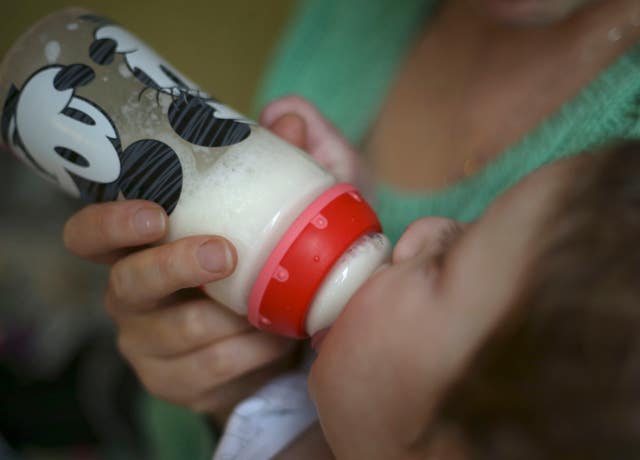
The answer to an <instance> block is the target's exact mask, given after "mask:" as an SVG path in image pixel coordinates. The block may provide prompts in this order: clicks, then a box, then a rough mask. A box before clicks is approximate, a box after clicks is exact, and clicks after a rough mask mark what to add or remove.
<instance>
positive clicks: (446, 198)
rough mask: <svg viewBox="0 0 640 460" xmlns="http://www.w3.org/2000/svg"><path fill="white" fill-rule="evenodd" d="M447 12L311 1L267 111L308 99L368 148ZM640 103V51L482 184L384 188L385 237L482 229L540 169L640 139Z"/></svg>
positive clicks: (425, 6)
mask: <svg viewBox="0 0 640 460" xmlns="http://www.w3.org/2000/svg"><path fill="white" fill-rule="evenodd" d="M438 3H439V1H438V0H413V1H412V0H401V1H397V0H303V1H302V2H301V4H300V5H299V7H298V9H297V11H296V12H295V14H294V16H293V20H292V21H291V23H290V25H289V27H288V29H287V30H286V31H285V34H284V37H283V40H282V42H281V44H280V46H279V48H278V49H277V50H276V54H275V56H274V59H273V60H272V65H271V67H270V69H269V71H268V73H267V76H266V79H265V81H264V85H263V87H262V90H261V92H260V94H259V96H258V99H257V105H258V107H257V109H259V108H261V107H263V106H264V104H266V103H267V102H269V101H270V100H272V99H274V98H277V97H280V96H283V95H286V94H291V93H297V94H300V95H302V96H304V97H306V98H308V99H309V100H311V101H312V102H313V103H314V104H316V105H317V106H318V107H319V108H320V110H321V111H322V112H323V113H324V114H325V115H326V116H327V117H328V118H329V119H331V120H332V121H333V122H334V123H335V124H336V125H337V126H338V127H339V128H340V129H341V130H342V132H343V133H344V134H345V135H346V137H347V138H349V139H350V140H351V141H352V142H353V143H355V144H356V145H357V144H359V143H360V142H361V141H362V139H363V137H364V136H365V134H366V132H367V130H368V129H369V127H370V126H371V124H372V122H373V120H374V118H375V116H376V115H377V113H378V112H379V110H380V106H381V104H382V102H383V101H384V98H385V95H386V92H387V90H388V88H389V85H390V83H391V81H392V79H393V77H394V75H395V73H396V72H397V71H398V67H399V65H400V64H401V63H402V60H403V58H404V57H405V53H406V52H407V51H408V49H409V47H410V46H411V44H412V41H413V40H414V39H415V38H416V35H417V33H419V32H420V31H421V29H422V28H423V27H424V24H425V21H428V20H429V17H430V15H431V14H432V13H433V11H434V10H435V8H436V7H437V5H438ZM434 71H437V69H434ZM639 96H640V44H638V45H637V46H634V47H633V48H632V49H631V50H629V51H628V52H627V53H625V54H624V55H622V56H621V57H619V58H618V59H617V60H616V62H614V63H613V64H612V65H611V66H609V68H607V69H606V70H604V71H602V72H601V73H600V74H599V75H598V76H597V77H596V78H595V79H594V80H593V81H591V83H590V84H589V85H587V86H586V87H585V88H583V90H582V91H581V92H580V93H579V94H578V95H577V96H576V97H575V98H573V99H572V100H570V101H567V102H566V103H565V104H564V105H563V106H562V107H561V108H560V109H559V110H558V111H556V112H555V113H554V114H553V115H552V116H551V117H550V118H548V119H547V120H546V121H544V122H543V123H541V124H540V125H539V126H537V127H536V128H535V129H534V130H532V131H531V132H529V133H528V134H527V135H526V136H525V137H523V138H522V139H520V140H519V141H518V142H516V143H515V144H513V145H511V146H510V147H509V148H508V149H507V150H506V151H504V152H502V153H501V154H500V155H499V156H498V157H497V158H496V159H495V160H493V161H492V162H490V163H489V164H488V165H487V166H485V167H484V168H483V169H482V170H480V171H479V172H478V173H476V174H475V175H473V176H471V177H469V178H467V179H464V180H463V181H461V182H458V183H455V184H453V185H450V186H448V187H446V188H444V189H442V190H439V191H436V192H425V193H416V192H414V193H408V192H404V191H400V190H397V189H394V188H392V187H390V186H388V185H385V184H380V185H379V186H378V188H377V193H376V203H375V206H376V209H377V212H378V215H379V217H380V220H381V222H382V224H383V227H384V230H385V233H387V234H388V235H389V236H390V238H391V239H392V240H393V241H396V240H397V239H398V238H399V237H400V235H401V234H402V232H403V231H404V229H405V227H406V226H407V225H408V224H409V223H410V222H412V221H413V220H415V219H418V218H420V217H424V216H429V215H438V216H446V217H450V218H454V219H458V220H462V221H469V220H473V219H475V218H477V217H478V216H479V215H481V214H482V212H483V211H484V210H485V208H486V207H487V206H488V205H489V204H490V203H491V202H492V201H493V200H494V199H495V198H496V197H497V196H498V195H499V194H500V193H502V192H503V191H504V190H506V189H507V188H509V187H510V186H511V185H513V184H514V183H516V182H517V181H518V180H520V179H521V178H522V177H523V176H525V175H527V174H528V173H530V172H531V171H533V170H534V169H536V168H538V167H540V166H542V165H544V164H546V163H549V162H551V161H554V160H556V159H559V158H562V157H566V156H569V155H572V154H576V153H580V152H583V151H585V150H589V149H593V148H594V147H596V146H598V145H601V144H603V143H606V142H608V141H611V140H613V139H619V138H635V137H638V136H639V135H640V127H639V125H638V116H637V115H638V108H637V102H638V100H639V99H638V97H639ZM532 97H535V95H532Z"/></svg>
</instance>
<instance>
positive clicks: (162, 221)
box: [63, 200, 168, 263]
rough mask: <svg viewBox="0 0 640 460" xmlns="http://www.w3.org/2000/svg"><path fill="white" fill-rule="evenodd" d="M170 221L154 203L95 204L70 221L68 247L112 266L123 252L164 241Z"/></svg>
mask: <svg viewBox="0 0 640 460" xmlns="http://www.w3.org/2000/svg"><path fill="white" fill-rule="evenodd" d="M167 220H168V218H167V215H166V213H165V212H164V210H163V209H162V207H161V206H159V205H157V204H155V203H153V202H150V201H143V200H130V201H114V202H109V203H98V204H92V205H89V206H87V207H85V208H83V209H81V210H80V211H78V212H77V213H76V214H74V215H73V216H71V218H69V220H68V221H67V222H66V224H65V227H64V232H63V239H64V244H65V246H66V247H67V249H68V250H69V251H70V252H72V253H74V254H76V255H78V256H80V257H83V258H85V259H90V260H94V261H97V262H101V263H103V262H107V263H109V262H111V261H112V260H113V259H114V256H115V255H116V254H120V252H121V250H122V249H125V248H131V247H135V246H141V245H145V244H150V243H153V242H155V241H158V240H160V239H162V238H163V237H164V235H165V233H166V230H167Z"/></svg>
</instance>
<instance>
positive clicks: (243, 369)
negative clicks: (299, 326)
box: [122, 331, 295, 404]
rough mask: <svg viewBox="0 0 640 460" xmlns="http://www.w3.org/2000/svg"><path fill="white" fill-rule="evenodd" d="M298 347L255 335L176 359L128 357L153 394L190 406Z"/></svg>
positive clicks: (258, 333)
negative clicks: (216, 389) (225, 384)
mask: <svg viewBox="0 0 640 460" xmlns="http://www.w3.org/2000/svg"><path fill="white" fill-rule="evenodd" d="M294 346H295V342H292V341H290V340H287V339H284V338H281V337H276V336H273V335H270V334H266V333H264V332H260V331H251V332H248V333H245V334H240V335H235V336H232V337H229V338H227V339H223V340H221V341H218V342H214V343H213V344H210V345H207V346H206V347H204V348H201V349H199V350H197V351H194V352H192V353H189V354H186V355H183V356H179V357H175V358H169V359H158V358H153V357H147V356H143V355H134V356H129V355H125V356H127V358H128V359H129V361H130V362H131V363H132V364H133V366H134V369H135V370H136V372H137V374H138V377H139V378H140V380H141V381H142V383H143V384H144V385H145V387H146V388H147V389H148V390H149V391H150V392H151V393H152V394H154V395H156V396H159V397H161V398H163V399H167V400H169V401H171V402H175V403H177V404H190V403H192V402H193V401H195V400H199V399H201V398H203V397H205V396H206V395H207V393H210V392H211V391H212V390H214V389H215V388H217V387H219V386H220V385H222V384H224V383H226V382H230V381H233V380H234V379H237V378H239V377H241V376H243V375H246V374H248V373H250V372H252V371H254V370H256V369H259V368H262V367H265V366H268V365H270V364H272V363H274V362H275V361H277V360H278V359H279V358H281V357H282V356H283V355H285V354H287V353H289V352H291V351H292V348H293V347H294ZM122 352H123V353H126V352H127V350H122Z"/></svg>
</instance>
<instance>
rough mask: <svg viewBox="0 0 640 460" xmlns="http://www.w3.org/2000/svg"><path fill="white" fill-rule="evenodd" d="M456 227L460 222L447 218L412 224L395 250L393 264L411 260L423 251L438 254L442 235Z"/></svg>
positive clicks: (436, 218)
mask: <svg viewBox="0 0 640 460" xmlns="http://www.w3.org/2000/svg"><path fill="white" fill-rule="evenodd" d="M455 225H458V222H456V221H455V220H453V219H447V218H445V217H425V218H422V219H419V220H416V221H414V222H412V223H411V224H409V226H408V227H407V229H406V230H405V232H404V233H403V234H402V236H401V237H400V240H398V243H397V244H396V247H395V248H394V249H393V254H392V256H391V260H392V263H394V264H396V263H399V262H403V261H405V260H408V259H411V258H413V257H415V256H417V255H418V254H420V253H422V252H423V251H427V252H428V254H429V255H435V254H437V253H438V251H439V249H440V246H441V244H442V242H443V238H442V235H443V234H445V233H446V232H447V230H448V229H450V228H451V227H452V226H455Z"/></svg>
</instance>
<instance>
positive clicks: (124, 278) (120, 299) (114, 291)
mask: <svg viewBox="0 0 640 460" xmlns="http://www.w3.org/2000/svg"><path fill="white" fill-rule="evenodd" d="M128 278H129V277H128V275H127V271H126V270H125V269H124V268H123V264H122V262H116V263H115V264H114V265H113V267H112V268H111V271H110V272H109V280H108V282H107V295H106V298H107V301H106V302H107V307H108V308H109V309H110V311H112V312H115V311H116V310H117V309H118V306H120V305H123V304H125V303H126V302H125V299H126V295H127V290H128V288H127V285H128Z"/></svg>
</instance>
